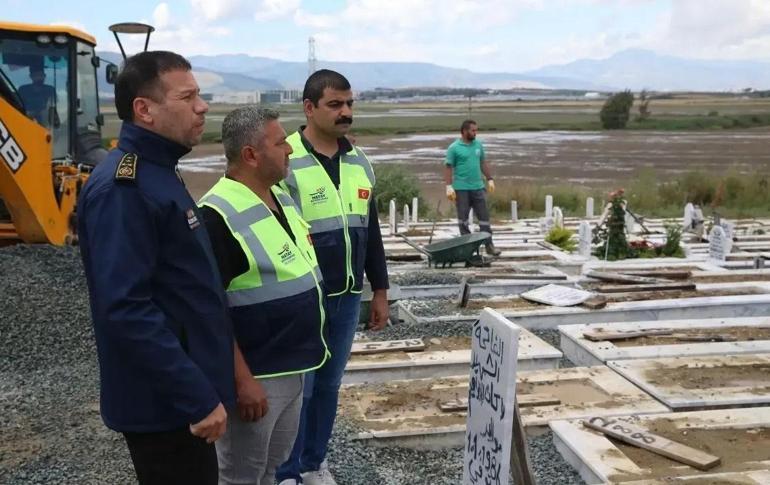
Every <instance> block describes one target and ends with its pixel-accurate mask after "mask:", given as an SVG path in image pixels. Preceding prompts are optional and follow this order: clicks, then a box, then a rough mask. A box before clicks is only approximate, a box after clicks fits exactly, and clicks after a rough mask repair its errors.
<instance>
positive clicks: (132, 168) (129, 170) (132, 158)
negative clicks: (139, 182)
mask: <svg viewBox="0 0 770 485" xmlns="http://www.w3.org/2000/svg"><path fill="white" fill-rule="evenodd" d="M137 160H138V157H137V156H136V153H126V154H125V155H123V158H121V159H120V162H118V168H117V170H115V180H130V181H134V180H136V161H137Z"/></svg>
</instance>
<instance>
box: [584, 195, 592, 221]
mask: <svg viewBox="0 0 770 485" xmlns="http://www.w3.org/2000/svg"><path fill="white" fill-rule="evenodd" d="M593 216H594V198H593V197H589V198H587V199H586V217H588V218H592V217H593Z"/></svg>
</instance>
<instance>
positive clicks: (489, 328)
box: [462, 308, 521, 485]
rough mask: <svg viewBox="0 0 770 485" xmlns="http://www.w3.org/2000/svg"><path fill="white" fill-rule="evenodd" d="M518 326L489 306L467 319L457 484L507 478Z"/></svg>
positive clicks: (475, 484) (500, 481) (496, 481)
mask: <svg viewBox="0 0 770 485" xmlns="http://www.w3.org/2000/svg"><path fill="white" fill-rule="evenodd" d="M520 331H521V329H520V328H519V327H518V326H516V325H514V324H513V323H511V322H510V321H509V320H508V319H506V318H505V317H503V316H502V315H500V314H499V313H497V312H496V311H494V310H490V309H489V308H485V309H484V311H483V312H481V317H480V318H479V320H477V321H476V323H474V324H473V334H472V345H471V373H470V374H471V375H470V385H469V388H468V421H467V426H466V431H465V452H464V459H463V482H462V483H463V485H480V484H487V483H490V484H491V483H494V484H501V485H502V484H507V483H509V481H508V475H509V472H510V466H511V451H512V450H511V442H512V441H513V439H512V438H513V417H514V414H515V409H514V407H513V403H514V401H515V398H516V365H517V356H518V350H519V349H518V347H519V332H520Z"/></svg>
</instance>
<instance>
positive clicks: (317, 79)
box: [302, 69, 350, 106]
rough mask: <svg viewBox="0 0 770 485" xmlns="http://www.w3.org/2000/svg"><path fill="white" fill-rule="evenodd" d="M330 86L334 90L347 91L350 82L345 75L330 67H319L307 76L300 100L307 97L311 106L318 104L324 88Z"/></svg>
mask: <svg viewBox="0 0 770 485" xmlns="http://www.w3.org/2000/svg"><path fill="white" fill-rule="evenodd" d="M326 88H331V89H334V90H335V91H347V90H349V89H350V82H349V81H348V80H347V78H346V77H345V76H343V75H342V74H340V73H338V72H337V71H332V70H331V69H320V70H318V71H316V72H314V73H313V74H311V75H310V77H309V78H307V81H305V89H304V90H303V91H302V100H303V101H304V100H306V99H309V100H310V102H311V103H313V106H318V100H319V99H321V97H323V95H324V89H326Z"/></svg>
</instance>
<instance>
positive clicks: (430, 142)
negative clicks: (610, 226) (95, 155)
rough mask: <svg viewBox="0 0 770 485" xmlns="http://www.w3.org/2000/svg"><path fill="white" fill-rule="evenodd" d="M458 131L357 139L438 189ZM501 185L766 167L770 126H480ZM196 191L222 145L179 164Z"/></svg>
mask: <svg viewBox="0 0 770 485" xmlns="http://www.w3.org/2000/svg"><path fill="white" fill-rule="evenodd" d="M456 137H457V135H456V134H455V133H445V134H431V135H407V136H398V135H395V136H394V135H391V136H361V137H358V139H357V142H358V144H359V145H360V146H362V147H363V148H364V149H365V150H366V153H367V154H368V155H369V157H370V158H371V160H372V162H373V163H375V164H395V165H404V166H406V165H408V166H409V168H410V170H411V171H413V172H414V173H415V176H416V177H418V178H419V179H420V180H421V181H422V182H423V185H424V186H425V188H426V189H427V190H428V192H435V191H438V190H443V189H442V184H443V182H442V165H443V160H444V153H445V150H446V147H447V146H448V145H449V144H450V143H451V142H452V141H453V140H454V139H455V138H456ZM479 139H480V140H481V141H482V142H483V143H484V146H485V148H486V151H487V158H488V160H490V161H491V162H492V163H493V164H494V171H495V173H496V179H497V180H498V185H500V183H501V182H502V183H503V184H505V183H515V182H516V181H517V182H520V183H521V182H527V183H533V184H538V185H546V184H558V183H572V184H579V185H586V186H594V187H598V186H605V185H607V184H608V183H609V184H613V183H622V182H623V181H624V180H628V179H630V178H632V177H634V175H635V174H636V173H637V172H638V171H639V170H640V169H644V168H651V169H654V170H655V173H656V174H657V175H658V176H659V177H660V179H661V180H663V179H665V178H666V177H667V176H670V175H675V174H678V173H682V172H690V171H694V170H702V171H704V172H709V173H723V172H724V171H725V170H728V169H730V170H733V171H736V172H739V173H745V174H752V173H767V172H769V171H770V150H768V147H770V130H769V129H766V128H763V129H755V130H743V131H739V130H730V131H719V132H717V131H708V132H655V131H622V132H598V131H597V132H567V131H540V132H526V131H516V132H506V133H483V130H482V133H480V134H479ZM181 168H182V171H183V174H185V181H187V182H188V185H189V187H190V189H191V191H192V192H193V195H194V196H199V195H203V193H204V192H205V190H207V189H208V187H210V186H211V185H212V184H213V182H214V181H215V180H216V178H217V177H218V176H219V175H220V174H221V173H222V172H223V170H224V154H223V151H222V147H221V145H204V146H199V147H196V148H195V149H194V150H193V152H192V153H191V154H190V155H189V156H187V157H186V158H185V159H184V160H183V161H182V164H181Z"/></svg>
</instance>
